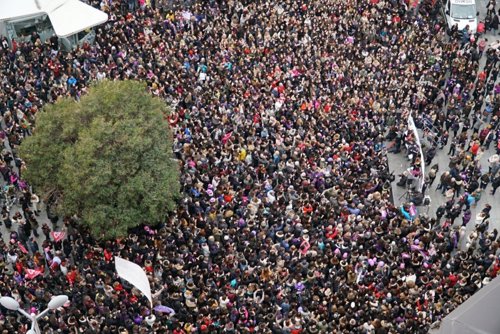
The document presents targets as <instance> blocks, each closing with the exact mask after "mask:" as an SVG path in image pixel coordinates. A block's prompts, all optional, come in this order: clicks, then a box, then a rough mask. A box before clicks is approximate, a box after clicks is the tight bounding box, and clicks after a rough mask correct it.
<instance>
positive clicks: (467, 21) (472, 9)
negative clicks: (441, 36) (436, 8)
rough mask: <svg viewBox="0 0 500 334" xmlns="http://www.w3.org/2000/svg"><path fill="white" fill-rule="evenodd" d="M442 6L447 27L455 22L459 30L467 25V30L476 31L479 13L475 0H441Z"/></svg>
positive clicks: (473, 32) (449, 27)
mask: <svg viewBox="0 0 500 334" xmlns="http://www.w3.org/2000/svg"><path fill="white" fill-rule="evenodd" d="M442 8H443V12H444V17H445V19H446V25H447V28H448V29H451V27H453V26H454V25H455V24H457V25H458V30H459V31H460V30H463V29H464V28H465V27H466V26H469V32H470V33H472V34H475V33H476V31H477V23H478V20H477V16H478V15H479V12H478V11H477V8H476V0H443V7H442Z"/></svg>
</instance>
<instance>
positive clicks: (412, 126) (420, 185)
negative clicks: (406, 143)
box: [408, 115, 425, 191]
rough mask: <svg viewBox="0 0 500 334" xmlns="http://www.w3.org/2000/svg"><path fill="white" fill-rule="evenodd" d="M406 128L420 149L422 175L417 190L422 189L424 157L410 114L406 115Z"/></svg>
mask: <svg viewBox="0 0 500 334" xmlns="http://www.w3.org/2000/svg"><path fill="white" fill-rule="evenodd" d="M408 128H409V129H410V130H411V131H412V132H413V135H414V136H415V141H416V142H417V145H418V149H419V150H420V169H421V170H422V175H421V176H420V182H419V185H418V191H422V188H423V187H424V180H425V159H424V152H423V151H422V145H421V144H420V137H419V136H418V131H417V127H416V126H415V122H414V121H413V117H412V115H409V116H408Z"/></svg>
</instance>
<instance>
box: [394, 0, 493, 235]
mask: <svg viewBox="0 0 500 334" xmlns="http://www.w3.org/2000/svg"><path fill="white" fill-rule="evenodd" d="M487 2H488V1H486V0H478V1H477V6H478V11H479V12H480V14H479V19H480V20H484V17H485V16H486V4H487ZM481 38H486V39H488V45H491V44H492V43H495V42H497V41H500V36H498V35H496V36H495V35H493V34H492V33H491V32H488V33H487V34H485V35H484V36H482V37H481ZM485 62H486V59H485V57H484V56H483V58H482V59H481V61H480V67H481V69H482V67H484V64H485ZM483 107H484V106H483ZM470 132H472V131H469V133H470ZM452 139H453V134H450V140H449V141H448V145H447V146H446V147H445V148H443V149H442V150H438V151H437V154H436V156H435V158H434V159H433V161H432V164H431V165H434V164H436V163H437V164H439V172H438V173H437V177H436V180H435V181H434V183H433V184H432V186H431V187H430V189H428V190H427V191H426V195H429V196H430V198H431V204H430V206H429V207H423V206H421V207H419V208H418V209H419V213H427V212H428V214H429V216H430V217H435V213H436V209H437V208H438V206H439V205H441V204H442V203H444V202H446V198H445V197H444V196H443V195H441V192H440V191H436V187H437V185H438V183H439V177H440V176H441V173H442V172H444V171H445V170H448V165H449V161H450V156H448V155H447V152H448V149H449V146H450V144H451V141H452ZM492 154H495V149H494V147H493V145H491V146H490V149H489V150H487V151H485V152H483V154H482V155H481V158H480V161H481V163H480V165H481V172H485V171H488V165H489V164H488V158H489V157H490V156H491V155H492ZM408 167H409V161H408V159H407V158H406V156H405V153H404V152H401V153H398V154H392V153H389V168H390V170H391V171H394V174H395V175H396V176H397V175H398V174H401V173H402V172H403V171H405V170H406V169H407V168H408ZM429 169H430V166H426V173H428V171H429ZM398 180H399V177H396V181H395V182H393V183H392V190H393V196H394V202H395V205H401V204H402V203H404V202H405V201H406V198H405V196H403V195H404V193H405V191H406V189H405V188H403V187H398V186H397V185H396V182H397V181H398ZM490 191H491V184H489V185H488V187H487V188H486V191H483V192H482V194H481V200H480V201H479V203H477V205H476V206H475V207H473V208H471V211H472V217H473V218H472V219H471V223H469V224H468V225H467V230H466V233H467V234H469V233H470V232H471V231H472V230H473V229H474V222H475V217H476V215H477V213H479V212H480V211H481V209H482V208H484V206H485V204H487V203H488V204H490V205H491V206H492V210H491V212H490V214H491V218H490V230H493V229H494V228H496V229H498V230H500V192H497V194H496V196H495V197H494V196H492V195H491V194H490ZM462 193H463V192H462ZM455 224H456V225H457V224H461V217H459V218H458V219H457V220H456V221H455Z"/></svg>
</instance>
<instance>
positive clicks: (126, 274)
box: [115, 256, 153, 307]
mask: <svg viewBox="0 0 500 334" xmlns="http://www.w3.org/2000/svg"><path fill="white" fill-rule="evenodd" d="M115 268H116V272H117V273H118V276H120V277H121V278H123V279H124V280H126V281H128V282H129V283H130V284H132V285H133V286H135V287H136V288H137V289H139V291H141V292H142V293H143V294H144V295H145V296H146V298H147V299H148V300H149V302H150V303H151V307H153V298H152V297H151V286H150V285H149V280H148V276H146V272H145V271H144V269H142V268H141V267H140V266H139V265H137V264H135V263H133V262H130V261H127V260H125V259H122V258H120V257H117V256H115Z"/></svg>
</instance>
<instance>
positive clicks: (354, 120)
mask: <svg viewBox="0 0 500 334" xmlns="http://www.w3.org/2000/svg"><path fill="white" fill-rule="evenodd" d="M87 2H89V3H90V4H92V5H95V6H97V7H99V8H101V9H102V10H104V11H106V12H107V13H108V14H109V17H110V20H109V21H108V22H107V23H105V24H104V25H102V26H98V27H96V39H95V42H94V43H92V44H87V43H85V44H84V45H82V46H80V47H78V48H77V49H75V50H73V51H71V52H66V51H64V50H61V49H60V47H59V43H58V40H57V38H51V39H49V40H47V41H46V42H44V43H42V42H41V41H40V38H39V36H38V35H37V34H36V33H33V35H32V36H31V37H30V38H29V39H28V40H26V41H14V42H12V43H9V42H8V41H7V39H6V38H5V37H1V36H0V40H1V41H0V112H1V115H2V123H1V127H2V129H1V132H0V138H1V139H2V140H3V143H4V148H3V151H2V154H1V159H0V160H1V161H0V171H1V172H2V176H3V179H4V183H5V185H6V186H5V188H4V199H3V202H2V203H3V208H2V213H1V222H2V224H3V227H2V231H4V234H5V233H8V234H9V235H8V237H7V238H6V239H7V240H8V242H4V241H0V247H1V249H2V252H3V255H4V256H2V257H0V294H1V295H2V296H12V297H13V298H15V299H16V300H18V301H19V302H20V303H21V307H23V308H24V309H25V310H27V311H28V312H32V313H37V312H40V311H41V310H43V309H44V308H45V307H46V305H47V303H48V301H49V300H50V296H52V295H57V294H66V295H68V296H69V302H68V303H67V305H65V306H64V307H62V308H60V309H58V310H57V311H55V312H52V313H49V314H47V315H46V316H45V317H44V318H43V319H42V320H41V321H40V327H41V328H42V331H43V333H65V334H66V333H102V334H106V333H119V334H125V333H130V334H132V333H134V334H135V333H160V334H162V333H173V334H181V333H182V334H188V333H234V334H236V333H273V334H300V333H303V334H306V333H366V334H371V333H376V334H380V333H427V331H428V330H429V328H430V327H431V325H433V324H437V323H439V321H440V320H441V319H442V318H443V317H445V316H446V315H447V314H448V313H449V312H451V311H452V310H454V309H455V308H456V307H457V306H458V305H460V304H461V303H463V302H464V301H465V300H467V298H469V297H470V296H471V295H472V294H474V293H475V292H476V291H477V290H478V289H480V288H481V287H482V286H484V285H487V284H489V282H490V281H491V280H492V279H494V278H495V277H496V275H497V273H498V271H499V270H500V259H499V257H498V254H497V253H498V248H499V245H500V244H499V242H500V240H498V239H497V237H498V233H497V231H496V230H495V229H493V228H491V229H490V228H489V218H490V210H491V205H490V204H488V203H482V202H480V194H481V192H484V191H491V192H494V191H495V190H496V188H498V186H500V180H499V178H500V172H499V169H500V167H499V163H498V155H497V156H496V158H495V154H498V153H500V152H499V151H500V141H499V140H500V130H499V120H498V118H499V105H500V104H499V97H500V86H499V85H497V84H496V79H497V76H498V72H499V63H498V57H499V55H500V52H499V51H497V49H496V48H495V47H493V46H491V43H486V42H487V41H485V38H484V36H477V35H474V34H468V33H466V32H462V34H461V35H460V36H456V34H455V35H452V36H449V35H448V34H447V31H446V28H445V26H444V25H443V20H442V18H441V17H440V16H438V15H437V14H436V11H435V10H432V8H428V7H426V6H419V7H413V4H414V3H415V2H414V1H410V4H407V3H405V2H404V1H396V0H385V1H384V0H371V1H368V0H345V1H335V0H324V1H307V0H304V1H293V0H286V1H267V0H262V1H250V0H240V1H233V0H229V1H225V0H205V1H185V2H184V3H183V2H182V1H160V0H157V1H151V2H149V1H144V0H140V1H134V0H130V1H129V0H127V1H125V0H122V1H120V0H113V1H111V0H103V1H102V2H101V1H87ZM416 3H418V2H416ZM424 3H425V1H424ZM464 36H466V37H465V38H464ZM490 42H491V41H490ZM485 59H486V60H485ZM127 79H131V80H142V81H144V82H146V83H147V86H148V89H149V90H150V91H151V93H152V94H154V95H156V96H159V97H161V98H164V99H165V100H166V101H167V102H168V104H170V105H171V106H172V110H173V111H172V114H170V115H168V117H166V119H165V121H166V122H169V123H170V125H171V128H172V133H173V137H174V144H173V150H174V153H175V156H176V158H177V159H178V160H179V164H180V166H181V186H182V193H183V196H182V199H181V200H180V201H179V203H178V208H177V211H176V212H174V213H172V214H169V215H168V217H166V219H165V222H164V223H163V224H161V225H160V226H157V227H151V228H149V227H145V228H143V227H140V228H137V229H134V230H132V231H130V235H129V236H128V237H126V238H123V239H120V240H115V241H107V242H96V241H94V240H92V238H91V237H90V236H89V235H88V233H86V232H85V231H81V230H80V229H79V228H78V227H76V226H75V224H74V222H73V220H72V218H71V217H65V218H63V217H61V221H60V222H58V217H55V215H54V214H53V213H50V212H48V213H47V214H48V215H49V218H51V221H52V223H48V224H41V223H39V221H40V220H41V216H42V215H45V212H44V211H42V212H41V209H42V208H41V206H42V205H41V203H40V199H39V198H38V196H37V195H36V194H35V192H36V189H30V187H29V184H26V182H25V181H24V180H23V169H24V168H25V167H26V166H25V164H24V162H23V161H22V159H21V158H20V157H19V156H18V154H17V147H18V146H19V144H20V143H21V142H22V140H23V138H24V137H26V136H29V135H31V134H32V132H33V129H34V128H35V127H36V123H35V119H36V115H37V113H39V112H43V111H42V108H43V106H44V104H46V103H52V102H55V101H56V100H57V99H58V98H59V97H60V96H72V97H74V98H75V99H77V100H78V99H79V98H80V96H81V95H82V94H85V92H86V90H87V87H88V86H89V84H91V83H92V82H93V81H97V80H127ZM409 115H412V117H413V118H414V119H415V123H416V125H417V127H419V128H420V129H421V130H422V133H423V139H422V141H423V143H424V151H425V154H426V159H425V161H421V159H419V155H418V154H417V152H416V151H415V152H414V151H412V150H414V149H415V148H414V146H415V145H414V143H415V140H416V138H415V137H414V136H413V135H412V133H411V131H409V130H408V122H407V120H408V116H409ZM442 149H447V150H448V149H449V151H448V153H449V154H450V155H451V156H452V157H451V163H450V165H449V166H434V164H433V157H434V155H436V154H439V151H440V150H442ZM401 151H403V152H405V153H407V154H408V156H409V164H410V165H411V168H410V169H411V172H410V173H414V174H415V175H414V176H416V177H420V176H421V177H423V178H424V179H425V185H424V186H425V187H426V188H427V189H428V191H430V192H431V193H432V195H433V196H441V194H440V193H439V192H436V191H435V187H436V186H438V187H439V189H440V190H441V191H442V193H443V195H444V196H447V197H448V200H447V202H446V204H445V205H443V206H442V207H440V209H438V211H437V212H436V214H434V213H432V212H431V213H429V214H418V213H417V214H411V215H410V214H408V212H407V211H406V210H407V209H408V207H407V206H406V205H404V206H403V207H399V205H397V204H394V199H393V196H392V192H391V182H392V175H391V173H390V171H389V167H388V154H394V153H398V152H401ZM482 154H488V156H489V155H491V156H492V158H491V159H490V164H489V165H488V166H480V165H479V159H478V157H479V156H480V155H482ZM422 164H428V165H429V167H428V168H427V172H426V175H418V172H419V170H420V171H421V167H422ZM431 166H432V168H431ZM441 173H443V174H442V176H440V175H441ZM435 179H437V180H436V181H435V182H434V180H435ZM16 196H17V198H15V202H16V203H18V205H16V204H15V203H14V202H10V201H9V199H13V198H14V197H16ZM474 205H479V206H481V207H482V206H484V209H482V210H481V216H480V219H479V220H478V221H477V224H476V227H475V228H474V229H473V231H472V232H471V233H470V234H465V232H464V231H465V229H462V228H461V226H464V227H465V226H466V225H467V224H468V223H469V221H470V220H471V217H470V208H471V206H474ZM18 207H19V209H18ZM467 215H468V216H467ZM457 218H460V219H457ZM471 224H473V222H471ZM40 225H42V226H40ZM54 232H55V233H54ZM61 232H62V233H61ZM113 256H120V257H123V258H125V259H128V260H130V261H133V262H135V263H137V264H139V265H140V266H141V267H143V268H144V270H145V271H146V272H147V274H148V277H149V278H150V283H151V287H152V292H153V295H154V300H153V303H154V307H153V308H150V307H149V303H148V301H147V299H146V298H145V297H144V296H143V295H141V293H140V292H139V291H138V290H137V289H135V288H134V287H132V286H131V285H130V284H128V283H127V282H126V281H123V280H121V279H120V278H119V277H118V276H117V274H116V272H115V267H114V263H113ZM151 314H154V315H155V316H156V321H155V322H154V323H153V324H151V325H150V324H148V323H147V322H146V318H147V317H148V316H149V315H151ZM29 325H30V324H29V321H28V320H26V319H24V318H23V317H21V316H19V314H18V313H16V312H14V311H9V310H7V309H5V308H3V307H0V333H20V334H23V333H26V332H27V330H28V329H29Z"/></svg>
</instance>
